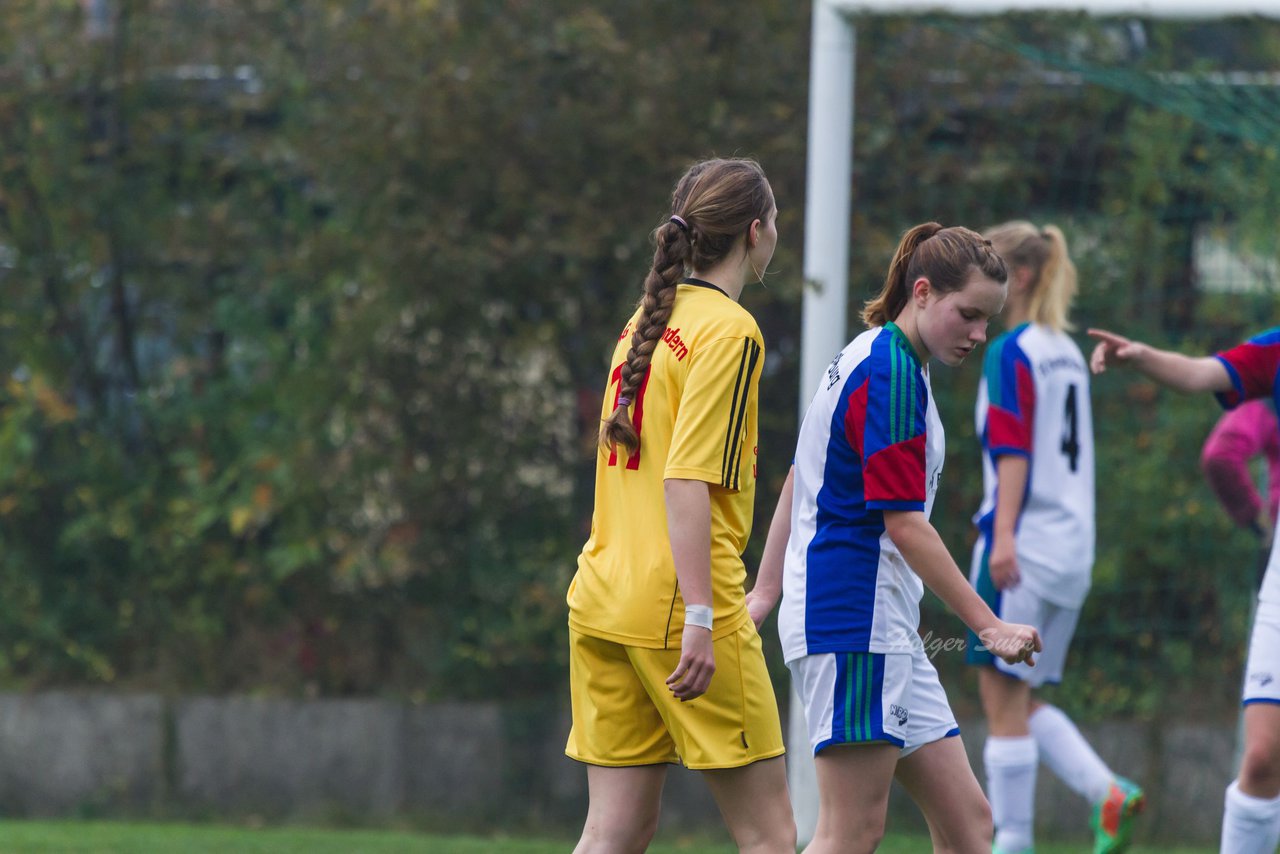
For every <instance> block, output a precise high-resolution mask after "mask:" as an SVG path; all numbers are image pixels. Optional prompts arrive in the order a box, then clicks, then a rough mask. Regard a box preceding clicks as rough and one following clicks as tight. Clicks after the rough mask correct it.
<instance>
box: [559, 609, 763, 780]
mask: <svg viewBox="0 0 1280 854" xmlns="http://www.w3.org/2000/svg"><path fill="white" fill-rule="evenodd" d="M715 657H716V671H715V675H714V676H712V678H711V686H710V687H709V688H708V690H707V693H705V694H703V695H702V696H700V697H697V698H695V699H693V700H688V701H685V702H683V703H682V702H680V701H679V700H677V699H676V698H675V697H673V696H672V695H671V690H670V689H669V688H668V687H667V685H666V680H667V677H668V676H670V675H671V673H672V671H674V670H675V669H676V665H677V664H678V663H679V661H680V650H678V649H644V648H642V647H634V646H624V645H623V644H619V643H614V642H613V641H607V640H603V639H601V638H595V637H589V636H587V635H583V634H579V633H578V632H576V631H574V630H573V629H572V628H570V629H569V689H570V697H571V701H572V706H573V727H572V729H571V730H570V731H569V743H568V744H567V745H566V746H565V751H564V752H565V753H566V754H567V755H568V756H569V757H570V758H572V759H577V760H578V761H580V762H586V763H588V764H591V765H606V766H614V767H622V766H631V765H656V764H659V763H664V762H681V761H683V763H684V764H685V766H686V767H689V768H694V769H699V770H709V769H714V768H739V767H741V766H743V765H749V764H751V763H752V762H756V761H758V760H760V759H768V758H770V757H773V756H780V755H782V753H783V752H784V748H783V744H782V724H781V721H780V719H779V717H778V703H777V700H776V699H775V698H774V694H773V684H772V683H771V682H770V681H769V671H768V668H766V667H765V662H764V651H763V648H762V646H761V643H760V635H759V634H758V633H757V632H756V629H755V625H754V624H753V623H752V622H751V621H750V620H745V621H744V622H743V625H742V628H740V629H738V631H736V632H734V633H733V634H731V635H727V636H725V637H723V638H721V639H720V640H717V641H716V642H715Z"/></svg>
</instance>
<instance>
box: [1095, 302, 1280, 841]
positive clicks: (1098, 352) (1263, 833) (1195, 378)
mask: <svg viewBox="0 0 1280 854" xmlns="http://www.w3.org/2000/svg"><path fill="white" fill-rule="evenodd" d="M1089 334H1090V335H1091V336H1093V337H1094V338H1097V339H1098V345H1097V346H1096V347H1095V348H1094V350H1093V356H1092V357H1091V358H1090V360H1089V367H1090V368H1092V369H1093V372H1094V373H1095V374H1100V373H1102V372H1103V371H1104V370H1106V369H1107V367H1108V366H1110V365H1128V366H1130V367H1133V368H1136V369H1137V370H1138V371H1140V372H1142V373H1143V374H1145V375H1146V376H1147V377H1149V378H1150V379H1153V380H1155V381H1156V382H1158V383H1160V384H1161V385H1165V386H1168V387H1169V388H1172V389H1175V390H1177V391H1181V392H1204V391H1211V392H1215V393H1216V394H1217V397H1218V402H1219V403H1221V404H1222V406H1223V407H1224V408H1226V409H1233V408H1235V407H1237V406H1239V405H1240V404H1241V403H1244V402H1245V401H1246V400H1256V399H1264V400H1266V399H1270V400H1271V401H1272V402H1273V404H1276V405H1278V406H1280V327H1276V328H1273V329H1268V330H1267V331H1265V332H1262V333H1260V334H1258V335H1255V336H1254V337H1253V338H1250V339H1249V340H1248V341H1245V342H1244V343H1242V344H1238V345H1236V346H1235V347H1232V348H1230V349H1228V350H1224V351H1222V352H1221V353H1218V354H1217V355H1215V356H1199V357H1194V356H1184V355H1182V354H1181V353H1175V352H1172V351H1170V350H1160V349H1157V348H1155V347H1151V346H1148V345H1147V344H1142V343H1140V342H1138V341H1130V340H1129V339H1128V338H1125V337H1124V336H1122V335H1116V334H1115V333H1112V332H1106V331H1104V330H1101V329H1090V330H1089ZM1277 676H1280V540H1273V541H1272V545H1271V558H1270V560H1269V561H1268V563H1267V569H1266V573H1265V574H1264V575H1263V578H1262V589H1261V590H1259V591H1258V611H1257V615H1256V616H1255V618H1254V622H1253V633H1252V634H1251V635H1250V637H1249V658H1248V660H1247V662H1246V663H1245V678H1244V696H1243V698H1242V702H1243V705H1244V754H1243V756H1242V757H1241V759H1240V770H1239V772H1238V774H1237V776H1236V779H1235V780H1233V781H1231V784H1230V785H1228V786H1227V793H1226V799H1225V804H1224V809H1223V813H1222V841H1221V844H1220V848H1219V850H1220V851H1221V852H1222V854H1271V852H1274V851H1275V850H1276V845H1277V844H1278V843H1280V679H1277Z"/></svg>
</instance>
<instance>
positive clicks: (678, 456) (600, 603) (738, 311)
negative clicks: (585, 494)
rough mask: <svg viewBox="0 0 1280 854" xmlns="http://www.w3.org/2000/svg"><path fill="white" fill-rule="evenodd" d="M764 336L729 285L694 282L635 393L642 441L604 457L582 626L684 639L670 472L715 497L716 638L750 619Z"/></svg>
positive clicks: (607, 402) (586, 563) (582, 595)
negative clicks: (749, 553)
mask: <svg viewBox="0 0 1280 854" xmlns="http://www.w3.org/2000/svg"><path fill="white" fill-rule="evenodd" d="M638 316H639V311H638V310H637V312H636V315H634V316H632V318H631V320H630V321H629V322H628V323H627V326H626V328H625V329H624V330H623V331H622V335H621V336H619V338H618V345H617V347H616V348H615V349H614V352H613V359H612V362H611V365H612V372H611V373H610V375H609V386H608V388H607V389H606V391H605V395H604V403H603V405H602V406H601V417H602V418H604V417H607V416H608V415H609V414H610V413H612V412H613V408H614V405H615V402H616V401H617V399H618V387H619V382H620V379H621V371H622V363H623V362H624V361H625V360H626V357H627V350H628V349H630V346H631V333H632V331H633V330H634V328H635V323H636V319H637V317H638ZM763 364H764V340H763V338H762V337H761V335H760V327H759V326H757V325H756V322H755V318H753V317H752V316H751V315H750V313H748V312H747V310H746V309H744V308H743V307H742V306H740V305H738V304H737V303H736V302H734V301H733V300H732V299H730V298H729V297H728V296H726V295H725V294H724V293H723V292H722V291H720V290H719V289H718V288H716V287H715V286H714V285H711V284H709V283H706V282H700V281H698V280H696V279H686V280H685V281H684V282H682V283H681V284H680V285H678V290H677V292H676V302H675V306H674V308H673V309H672V312H671V320H670V321H669V322H668V323H667V329H666V331H665V332H664V333H663V336H662V338H661V339H660V340H659V341H658V344H657V347H656V348H655V349H654V352H653V358H652V361H651V363H650V366H649V370H648V372H647V373H646V375H645V378H644V380H643V382H642V384H641V386H640V389H639V391H638V392H637V393H636V395H635V397H634V401H633V404H632V409H631V418H632V422H633V423H634V424H635V427H636V430H637V432H638V433H639V434H640V448H639V451H638V452H637V453H636V454H633V455H628V454H627V452H626V449H625V448H622V447H618V448H617V449H616V451H614V452H610V451H608V450H606V449H603V448H602V449H601V450H600V452H599V454H598V456H597V458H596V490H595V515H594V517H593V518H592V521H591V538H590V539H589V540H587V544H586V546H584V547H583V549H582V554H581V555H580V556H579V557H578V572H577V575H575V577H574V580H573V583H572V584H571V585H570V586H569V596H568V600H569V623H570V625H572V626H573V628H574V629H576V630H577V631H578V632H580V633H582V634H585V635H591V636H594V637H599V638H604V639H606V640H612V641H615V642H617V643H622V644H627V645H629V646H639V647H648V648H654V649H662V648H674V647H679V646H680V638H681V634H682V633H683V631H684V600H683V598H682V597H681V595H680V590H679V587H678V585H677V583H676V568H675V562H674V560H673V559H672V556H671V543H670V540H669V538H668V536H667V515H666V512H667V511H666V499H665V497H664V494H663V481H664V480H665V479H666V478H679V479H684V480H701V481H706V482H707V483H708V484H709V485H710V494H711V596H712V607H713V608H714V609H715V616H714V630H713V636H714V637H715V638H721V637H724V636H726V635H729V634H731V633H733V632H734V631H735V630H736V629H737V628H738V627H740V626H741V625H742V623H743V621H744V620H746V619H748V614H747V609H746V597H745V594H744V591H743V581H744V579H745V578H746V569H745V567H744V566H743V563H742V552H743V550H744V549H745V548H746V545H747V537H748V536H750V534H751V513H752V507H753V504H754V502H755V494H756V454H757V430H756V416H757V409H758V402H759V385H760V372H761V368H762V367H763Z"/></svg>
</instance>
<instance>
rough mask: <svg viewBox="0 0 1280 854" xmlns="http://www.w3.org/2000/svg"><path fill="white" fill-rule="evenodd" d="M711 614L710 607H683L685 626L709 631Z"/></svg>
mask: <svg viewBox="0 0 1280 854" xmlns="http://www.w3.org/2000/svg"><path fill="white" fill-rule="evenodd" d="M712 613H713V611H712V610H711V606H710V605H685V606H684V624H685V625H686V626H698V627H700V628H703V629H706V630H708V631H710V630H711V615H712Z"/></svg>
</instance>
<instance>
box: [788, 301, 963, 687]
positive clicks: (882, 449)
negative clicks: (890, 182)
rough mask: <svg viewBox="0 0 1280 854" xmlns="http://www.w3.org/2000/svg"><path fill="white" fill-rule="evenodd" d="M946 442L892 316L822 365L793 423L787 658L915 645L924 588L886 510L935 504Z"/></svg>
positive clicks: (923, 377) (925, 382)
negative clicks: (889, 527)
mask: <svg viewBox="0 0 1280 854" xmlns="http://www.w3.org/2000/svg"><path fill="white" fill-rule="evenodd" d="M944 454H945V438H944V436H943V432H942V422H941V421H940V420H939V418H938V412H937V408H936V407H935V406H934V403H933V394H932V391H931V390H930V388H929V376H928V372H927V371H926V369H925V368H924V366H922V365H921V364H920V361H919V359H918V358H917V356H916V354H915V351H914V350H913V349H912V347H911V343H910V342H909V341H908V340H907V338H906V336H905V335H904V334H903V333H902V330H900V329H898V328H897V327H896V326H894V325H893V324H892V323H889V324H886V325H885V326H883V327H878V328H875V329H871V330H868V331H867V332H864V333H863V334H861V335H859V336H858V337H857V338H855V339H854V340H853V341H851V342H850V343H849V345H848V346H846V347H845V348H844V350H842V351H841V352H840V354H839V355H838V356H836V358H835V359H834V360H833V361H832V362H831V364H830V366H828V368H827V373H826V376H824V377H823V378H822V381H821V383H820V384H819V387H818V391H817V394H815V395H814V397H813V401H812V403H810V404H809V409H808V412H806V413H805V416H804V420H803V422H802V423H801V425H800V436H799V440H798V442H797V449H796V458H795V475H794V490H795V494H794V499H793V502H792V505H791V537H790V539H789V540H788V541H787V551H786V558H785V562H784V570H783V583H782V604H781V606H780V607H779V611H778V631H779V634H780V636H781V639H782V650H783V655H784V657H785V659H786V661H788V662H790V661H794V660H795V659H798V658H801V657H802V656H805V655H813V654H817V653H829V652H873V653H903V652H910V651H912V650H913V649H915V648H916V647H918V646H919V645H920V637H919V634H918V628H919V624H920V597H921V596H922V595H923V593H924V585H923V583H922V582H921V581H920V577H919V576H917V575H916V574H915V573H914V572H913V571H912V570H911V568H910V567H908V566H907V563H906V561H905V560H904V559H903V557H902V555H901V554H900V553H899V552H898V549H897V547H896V546H895V545H894V544H893V541H892V540H890V539H889V536H888V534H886V533H885V526H884V511H886V510H907V511H910V510H918V511H923V512H924V513H925V515H926V516H928V514H929V513H930V511H931V510H932V509H933V499H934V495H935V494H936V493H937V489H938V478H939V476H940V474H941V472H942V462H943V456H944Z"/></svg>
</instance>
